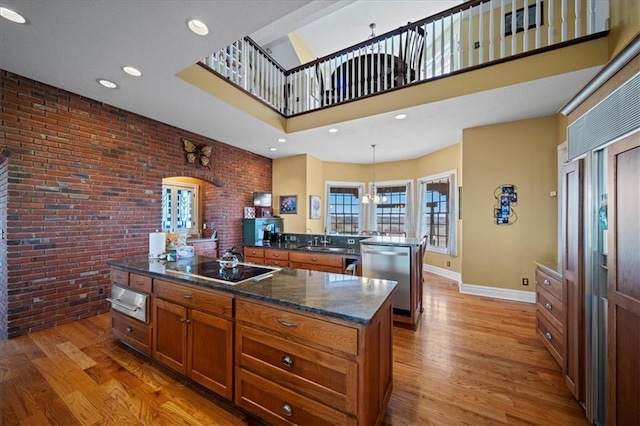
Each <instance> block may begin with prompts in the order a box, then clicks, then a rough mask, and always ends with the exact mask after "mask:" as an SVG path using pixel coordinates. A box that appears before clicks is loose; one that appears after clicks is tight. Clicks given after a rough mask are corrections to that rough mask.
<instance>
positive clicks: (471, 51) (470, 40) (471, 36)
mask: <svg viewBox="0 0 640 426" xmlns="http://www.w3.org/2000/svg"><path fill="white" fill-rule="evenodd" d="M514 1H515V0H514ZM468 39H469V40H468V43H469V52H468V56H469V63H467V66H468V67H470V66H472V65H473V14H472V8H469V37H468Z"/></svg>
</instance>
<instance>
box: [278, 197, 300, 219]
mask: <svg viewBox="0 0 640 426" xmlns="http://www.w3.org/2000/svg"><path fill="white" fill-rule="evenodd" d="M280 214H298V196H297V195H281V196H280Z"/></svg>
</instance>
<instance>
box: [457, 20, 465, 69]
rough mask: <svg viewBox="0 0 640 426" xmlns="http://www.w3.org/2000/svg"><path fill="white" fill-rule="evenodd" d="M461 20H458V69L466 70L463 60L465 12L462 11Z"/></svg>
mask: <svg viewBox="0 0 640 426" xmlns="http://www.w3.org/2000/svg"><path fill="white" fill-rule="evenodd" d="M459 15H460V16H459V19H458V67H460V68H459V69H463V68H464V64H463V63H462V61H463V58H464V42H463V41H462V40H463V39H464V35H463V34H464V33H463V31H462V28H463V26H462V24H463V21H464V10H461V11H460V13H459Z"/></svg>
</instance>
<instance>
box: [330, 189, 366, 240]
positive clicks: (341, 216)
mask: <svg viewBox="0 0 640 426" xmlns="http://www.w3.org/2000/svg"><path fill="white" fill-rule="evenodd" d="M361 189H362V184H360V183H337V182H333V183H331V182H327V197H326V199H327V203H328V205H327V210H326V211H327V212H329V213H328V214H327V217H326V222H325V226H326V230H327V232H329V233H331V234H348V235H357V234H358V233H360V230H361V229H362V216H361V213H360V192H361Z"/></svg>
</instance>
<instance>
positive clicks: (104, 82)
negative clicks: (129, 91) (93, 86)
mask: <svg viewBox="0 0 640 426" xmlns="http://www.w3.org/2000/svg"><path fill="white" fill-rule="evenodd" d="M98 83H100V84H102V85H103V86H104V87H106V88H107V89H115V88H117V87H118V85H117V84H115V83H114V82H113V81H109V80H105V79H104V78H100V79H98Z"/></svg>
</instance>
